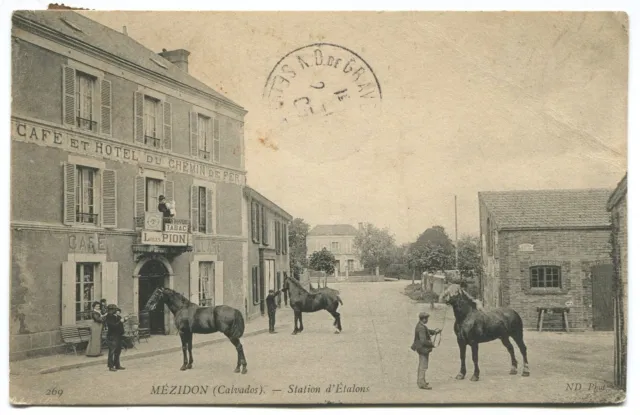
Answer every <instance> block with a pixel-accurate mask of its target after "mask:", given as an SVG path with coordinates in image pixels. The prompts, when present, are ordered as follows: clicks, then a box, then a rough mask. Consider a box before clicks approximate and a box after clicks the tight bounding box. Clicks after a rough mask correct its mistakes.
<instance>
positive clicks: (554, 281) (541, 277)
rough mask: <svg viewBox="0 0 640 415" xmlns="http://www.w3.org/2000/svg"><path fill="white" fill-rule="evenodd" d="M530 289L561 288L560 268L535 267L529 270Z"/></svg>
mask: <svg viewBox="0 0 640 415" xmlns="http://www.w3.org/2000/svg"><path fill="white" fill-rule="evenodd" d="M529 272H530V276H531V277H530V278H531V288H562V284H561V280H560V277H561V272H560V267H557V266H536V267H531V268H530V269H529Z"/></svg>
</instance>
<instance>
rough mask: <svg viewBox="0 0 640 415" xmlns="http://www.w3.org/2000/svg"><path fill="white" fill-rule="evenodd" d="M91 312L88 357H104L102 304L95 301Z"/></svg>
mask: <svg viewBox="0 0 640 415" xmlns="http://www.w3.org/2000/svg"><path fill="white" fill-rule="evenodd" d="M92 305H93V311H91V326H90V327H91V338H90V339H89V344H88V345H87V356H89V357H98V356H102V323H103V321H104V315H102V313H101V312H100V303H99V302H97V301H95V302H94V303H93V304H92Z"/></svg>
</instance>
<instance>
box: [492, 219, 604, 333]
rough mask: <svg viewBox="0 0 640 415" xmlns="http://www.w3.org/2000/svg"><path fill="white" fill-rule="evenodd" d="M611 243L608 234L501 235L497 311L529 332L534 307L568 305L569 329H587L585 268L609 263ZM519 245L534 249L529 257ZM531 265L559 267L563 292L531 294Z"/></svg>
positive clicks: (545, 232)
mask: <svg viewBox="0 0 640 415" xmlns="http://www.w3.org/2000/svg"><path fill="white" fill-rule="evenodd" d="M610 237H611V232H610V230H538V231H502V232H500V238H499V244H498V252H499V262H500V272H499V274H498V275H499V281H500V284H499V285H500V294H501V296H502V305H503V306H504V307H510V308H513V309H515V310H516V311H517V312H518V313H520V315H521V317H522V319H523V321H524V325H525V327H526V328H534V327H535V326H536V321H537V314H536V307H544V306H546V307H564V306H565V303H567V302H568V301H570V302H572V303H573V305H572V306H571V307H570V312H569V325H570V328H572V329H591V328H592V309H591V304H592V292H591V279H590V268H591V266H593V265H596V264H604V263H611V256H610V254H611V244H610ZM521 244H531V245H533V251H521V250H520V249H519V246H520V245H521ZM529 248H530V247H529ZM535 265H553V266H559V267H560V268H561V281H562V283H561V286H562V287H561V288H560V289H557V288H555V289H551V288H545V289H540V288H538V289H531V287H530V278H529V267H531V266H535ZM495 283H496V282H494V285H495ZM489 306H490V305H489ZM488 308H491V307H488Z"/></svg>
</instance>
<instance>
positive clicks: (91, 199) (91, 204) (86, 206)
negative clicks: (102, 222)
mask: <svg viewBox="0 0 640 415" xmlns="http://www.w3.org/2000/svg"><path fill="white" fill-rule="evenodd" d="M95 177H96V172H95V169H92V168H89V167H84V166H76V223H92V224H94V225H96V224H97V223H98V214H97V213H96V211H97V210H96V204H95Z"/></svg>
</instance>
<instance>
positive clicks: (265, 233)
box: [260, 206, 269, 245]
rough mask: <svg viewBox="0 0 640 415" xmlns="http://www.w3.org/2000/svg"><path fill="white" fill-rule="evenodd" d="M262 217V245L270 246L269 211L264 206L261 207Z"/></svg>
mask: <svg viewBox="0 0 640 415" xmlns="http://www.w3.org/2000/svg"><path fill="white" fill-rule="evenodd" d="M260 213H261V216H262V244H263V245H269V222H268V221H267V210H266V209H265V208H264V206H260Z"/></svg>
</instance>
